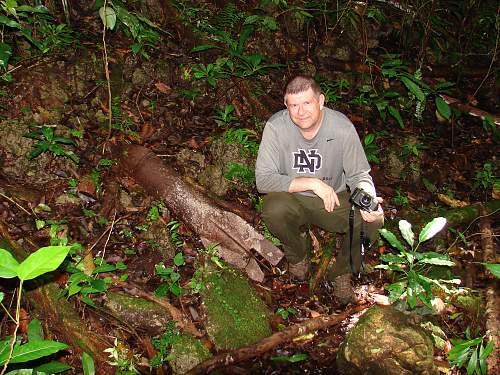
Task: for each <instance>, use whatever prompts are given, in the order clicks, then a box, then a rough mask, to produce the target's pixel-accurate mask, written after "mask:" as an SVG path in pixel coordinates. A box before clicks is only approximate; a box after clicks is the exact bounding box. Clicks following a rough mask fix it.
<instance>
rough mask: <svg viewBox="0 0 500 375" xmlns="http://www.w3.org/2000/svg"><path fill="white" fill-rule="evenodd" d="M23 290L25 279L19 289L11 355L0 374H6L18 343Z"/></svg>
mask: <svg viewBox="0 0 500 375" xmlns="http://www.w3.org/2000/svg"><path fill="white" fill-rule="evenodd" d="M22 290H23V280H20V281H19V289H18V290H17V304H16V321H15V323H16V327H15V328H14V332H13V333H12V339H11V341H10V348H9V356H8V357H7V359H6V360H5V364H4V365H3V369H2V372H0V375H3V374H5V371H7V366H8V365H9V362H10V360H11V359H12V353H14V346H15V344H16V339H17V330H18V329H19V322H20V320H19V311H20V310H21V293H22Z"/></svg>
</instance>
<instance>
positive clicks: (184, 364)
mask: <svg viewBox="0 0 500 375" xmlns="http://www.w3.org/2000/svg"><path fill="white" fill-rule="evenodd" d="M210 357H211V354H210V352H209V351H208V349H207V348H206V347H205V346H204V345H203V344H202V342H201V341H200V340H198V339H195V338H194V337H192V336H189V335H179V337H177V338H176V340H175V341H174V342H173V343H172V348H171V350H170V354H169V358H170V360H169V363H170V366H171V367H172V371H173V373H174V374H185V373H186V372H188V371H189V370H191V369H192V368H193V367H195V366H196V365H198V364H199V363H201V362H203V361H205V360H206V359H208V358H210Z"/></svg>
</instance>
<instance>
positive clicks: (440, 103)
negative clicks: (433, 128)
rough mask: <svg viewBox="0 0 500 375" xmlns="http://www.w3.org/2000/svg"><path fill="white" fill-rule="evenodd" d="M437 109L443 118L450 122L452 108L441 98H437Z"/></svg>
mask: <svg viewBox="0 0 500 375" xmlns="http://www.w3.org/2000/svg"><path fill="white" fill-rule="evenodd" d="M435 102H436V108H437V110H438V112H439V114H440V115H441V116H443V117H444V118H445V119H447V120H449V119H450V117H451V108H450V106H449V105H448V103H446V102H445V101H444V99H443V98H442V97H440V96H436V100H435Z"/></svg>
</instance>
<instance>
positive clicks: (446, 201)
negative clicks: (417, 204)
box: [437, 193, 470, 208]
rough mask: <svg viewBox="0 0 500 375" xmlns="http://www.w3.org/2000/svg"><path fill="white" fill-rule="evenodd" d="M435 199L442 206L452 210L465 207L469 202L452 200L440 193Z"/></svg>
mask: <svg viewBox="0 0 500 375" xmlns="http://www.w3.org/2000/svg"><path fill="white" fill-rule="evenodd" d="M437 198H438V199H439V200H440V201H441V202H443V203H444V204H446V205H448V206H450V207H452V208H461V207H467V206H469V205H470V203H469V202H465V201H460V200H458V199H454V198H450V197H449V196H447V195H446V194H442V193H439V194H438V195H437Z"/></svg>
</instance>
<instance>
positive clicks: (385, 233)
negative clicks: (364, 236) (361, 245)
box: [379, 228, 405, 253]
mask: <svg viewBox="0 0 500 375" xmlns="http://www.w3.org/2000/svg"><path fill="white" fill-rule="evenodd" d="M379 232H380V235H381V236H382V237H384V238H385V239H386V240H387V242H389V245H391V246H392V247H394V248H396V249H398V250H399V251H401V252H403V253H404V252H405V248H404V247H403V245H402V244H401V242H399V240H398V239H397V238H396V236H395V235H394V234H393V233H392V232H389V231H388V230H387V229H385V228H384V229H380V230H379Z"/></svg>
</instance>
